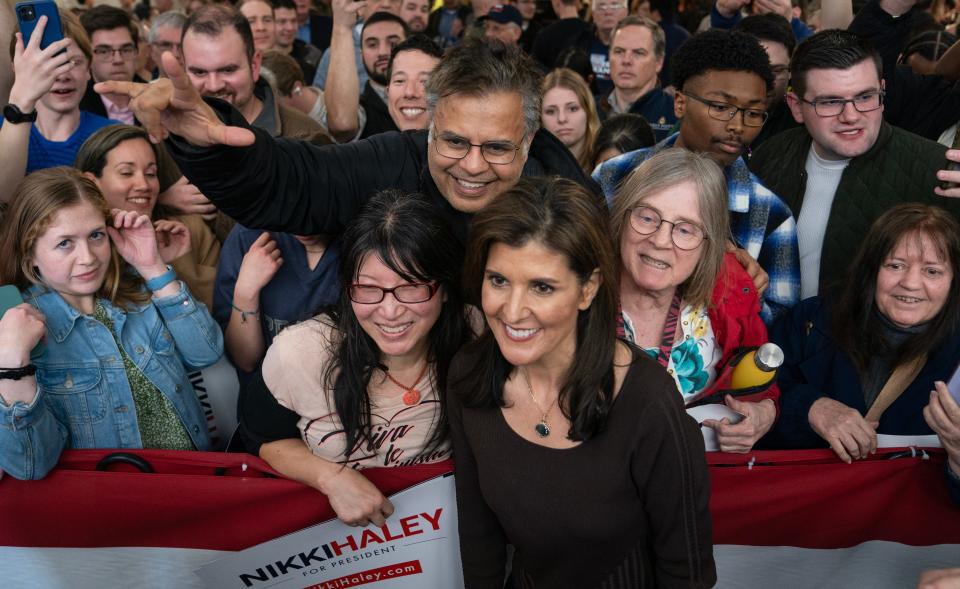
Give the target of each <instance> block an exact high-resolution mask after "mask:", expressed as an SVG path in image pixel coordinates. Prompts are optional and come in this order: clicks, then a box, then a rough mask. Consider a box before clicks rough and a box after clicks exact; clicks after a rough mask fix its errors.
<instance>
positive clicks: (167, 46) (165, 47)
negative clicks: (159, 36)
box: [150, 41, 180, 52]
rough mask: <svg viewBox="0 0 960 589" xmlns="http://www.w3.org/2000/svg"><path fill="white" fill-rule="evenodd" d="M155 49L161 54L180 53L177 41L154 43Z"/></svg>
mask: <svg viewBox="0 0 960 589" xmlns="http://www.w3.org/2000/svg"><path fill="white" fill-rule="evenodd" d="M150 45H152V46H153V47H156V48H157V49H159V50H160V51H161V52H163V51H180V43H177V42H176V41H154V42H153V43H151V44H150Z"/></svg>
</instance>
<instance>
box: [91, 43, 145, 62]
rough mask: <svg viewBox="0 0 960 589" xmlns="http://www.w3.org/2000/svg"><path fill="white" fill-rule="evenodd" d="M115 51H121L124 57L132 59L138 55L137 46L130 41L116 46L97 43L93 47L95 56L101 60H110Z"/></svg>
mask: <svg viewBox="0 0 960 589" xmlns="http://www.w3.org/2000/svg"><path fill="white" fill-rule="evenodd" d="M115 53H119V54H120V57H122V58H123V59H131V58H133V57H134V56H136V55H137V46H136V45H132V44H129V43H128V44H126V45H124V46H122V47H116V48H114V47H110V46H109V45H97V46H96V47H94V48H93V56H94V57H95V58H97V60H99V61H110V60H111V59H113V55H114V54H115Z"/></svg>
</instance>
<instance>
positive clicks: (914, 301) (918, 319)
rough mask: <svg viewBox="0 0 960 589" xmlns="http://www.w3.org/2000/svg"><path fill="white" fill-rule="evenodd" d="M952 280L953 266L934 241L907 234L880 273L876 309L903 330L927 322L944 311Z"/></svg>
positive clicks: (878, 275)
mask: <svg viewBox="0 0 960 589" xmlns="http://www.w3.org/2000/svg"><path fill="white" fill-rule="evenodd" d="M952 280H953V271H952V269H951V267H950V263H949V262H948V261H947V260H945V259H943V258H942V257H941V255H940V252H939V251H938V248H937V247H936V246H935V245H934V242H933V240H931V239H930V237H929V236H927V235H926V234H922V233H921V234H918V233H911V234H907V235H905V236H904V237H902V238H901V239H900V241H899V242H897V246H896V247H895V248H893V251H892V252H890V255H888V256H887V259H886V260H884V262H883V265H882V266H880V270H879V272H877V294H876V299H875V300H876V303H877V309H879V310H880V313H882V314H883V316H884V317H886V318H887V319H889V320H890V321H892V322H893V323H895V324H896V325H899V326H900V327H910V326H912V325H919V324H921V323H926V322H928V321H930V320H932V319H933V318H934V317H936V316H937V314H938V313H939V312H940V311H941V310H942V309H943V306H944V305H945V304H946V302H947V295H948V294H949V292H950V283H951V281H952Z"/></svg>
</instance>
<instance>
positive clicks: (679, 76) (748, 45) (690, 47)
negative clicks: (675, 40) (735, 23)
mask: <svg viewBox="0 0 960 589" xmlns="http://www.w3.org/2000/svg"><path fill="white" fill-rule="evenodd" d="M710 70H719V71H734V72H752V73H754V74H757V75H758V76H760V78H762V79H763V83H764V84H766V87H767V92H769V91H770V90H772V89H773V71H772V70H771V69H770V58H769V57H768V56H767V52H766V51H764V49H763V46H761V45H760V42H759V41H757V40H756V39H755V38H753V37H751V36H750V35H747V34H745V33H738V32H736V31H724V30H719V29H711V30H709V31H704V32H702V33H697V34H696V35H694V36H692V37H690V38H689V39H687V40H686V41H685V42H684V43H683V45H681V46H680V48H679V49H677V51H676V53H674V54H673V61H671V62H670V71H671V75H672V77H673V83H674V85H675V86H676V87H677V88H679V89H680V90H683V86H684V84H686V82H687V80H689V79H690V78H692V77H694V76H698V75H700V74H703V73H706V72H707V71H710Z"/></svg>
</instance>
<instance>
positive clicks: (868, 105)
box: [797, 90, 887, 118]
mask: <svg viewBox="0 0 960 589" xmlns="http://www.w3.org/2000/svg"><path fill="white" fill-rule="evenodd" d="M886 94H887V93H886V92H884V91H883V90H875V91H873V92H864V93H863V94H860V95H858V96H854V97H853V98H817V99H815V100H807V99H806V98H801V97H800V96H797V100H799V101H800V102H803V103H806V104H809V105H811V106H813V112H815V113H817V116H818V117H822V118H829V117H836V116H840V114H841V113H843V111H844V110H846V108H847V103H848V102H849V103H850V104H852V105H853V108H854V109H855V110H856V111H857V112H860V113H864V112H873V111H875V110H878V109H879V108H881V107H882V106H883V97H884V96H886Z"/></svg>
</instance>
